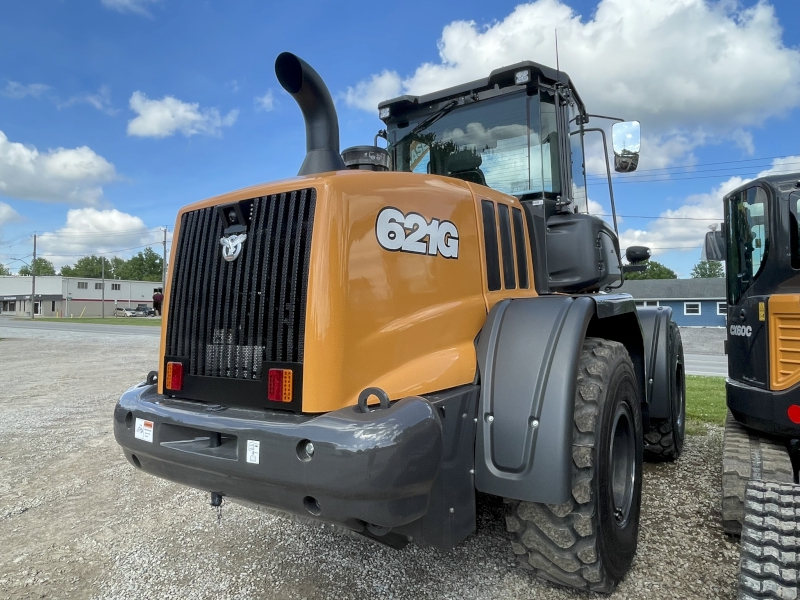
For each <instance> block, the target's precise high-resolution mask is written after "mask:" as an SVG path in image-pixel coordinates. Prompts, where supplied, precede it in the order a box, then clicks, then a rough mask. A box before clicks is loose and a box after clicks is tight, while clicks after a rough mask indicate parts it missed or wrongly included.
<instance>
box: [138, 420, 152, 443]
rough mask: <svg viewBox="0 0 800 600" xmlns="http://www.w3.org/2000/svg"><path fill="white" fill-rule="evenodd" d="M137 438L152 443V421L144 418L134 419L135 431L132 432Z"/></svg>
mask: <svg viewBox="0 0 800 600" xmlns="http://www.w3.org/2000/svg"><path fill="white" fill-rule="evenodd" d="M134 435H135V436H136V439H137V440H144V441H145V442H150V443H151V444H152V443H153V422H152V421H145V420H144V419H136V431H135V432H134Z"/></svg>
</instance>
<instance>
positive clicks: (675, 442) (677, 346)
mask: <svg viewBox="0 0 800 600" xmlns="http://www.w3.org/2000/svg"><path fill="white" fill-rule="evenodd" d="M667 348H668V352H669V353H670V371H669V372H670V374H671V376H670V382H669V386H670V399H671V400H672V401H671V403H670V415H669V417H667V418H666V419H650V430H649V431H648V432H647V433H646V434H645V436H644V458H645V460H647V461H649V462H662V461H675V460H678V457H679V456H680V455H681V453H682V452H683V440H684V438H685V436H686V377H685V374H684V370H683V341H681V332H680V330H679V329H678V326H677V325H676V324H675V322H674V321H670V322H669V343H668V344H667Z"/></svg>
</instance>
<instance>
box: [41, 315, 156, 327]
mask: <svg viewBox="0 0 800 600" xmlns="http://www.w3.org/2000/svg"><path fill="white" fill-rule="evenodd" d="M36 320H37V321H46V322H47V323H95V324H98V325H143V326H145V327H147V326H150V327H161V319H160V318H154V317H124V318H123V317H113V316H112V317H106V318H105V319H101V318H99V317H86V318H83V319H78V318H73V319H67V318H63V319H58V318H50V317H36Z"/></svg>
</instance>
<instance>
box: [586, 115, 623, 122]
mask: <svg viewBox="0 0 800 600" xmlns="http://www.w3.org/2000/svg"><path fill="white" fill-rule="evenodd" d="M586 116H587V117H594V118H595V119H608V120H609V121H619V122H620V123H624V122H625V119H620V118H619V117H606V116H605V115H589V114H587V115H586ZM587 120H588V119H587Z"/></svg>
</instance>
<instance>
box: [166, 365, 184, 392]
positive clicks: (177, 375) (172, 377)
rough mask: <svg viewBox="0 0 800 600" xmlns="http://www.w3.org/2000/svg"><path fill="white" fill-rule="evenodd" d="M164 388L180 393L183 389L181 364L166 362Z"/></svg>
mask: <svg viewBox="0 0 800 600" xmlns="http://www.w3.org/2000/svg"><path fill="white" fill-rule="evenodd" d="M166 386H167V389H168V390H172V391H175V392H177V391H180V390H181V388H183V363H179V362H168V363H167V381H166Z"/></svg>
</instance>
